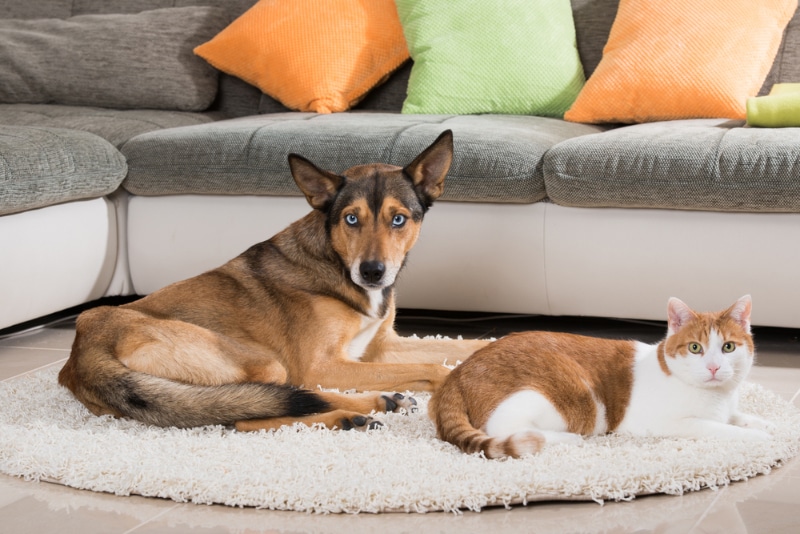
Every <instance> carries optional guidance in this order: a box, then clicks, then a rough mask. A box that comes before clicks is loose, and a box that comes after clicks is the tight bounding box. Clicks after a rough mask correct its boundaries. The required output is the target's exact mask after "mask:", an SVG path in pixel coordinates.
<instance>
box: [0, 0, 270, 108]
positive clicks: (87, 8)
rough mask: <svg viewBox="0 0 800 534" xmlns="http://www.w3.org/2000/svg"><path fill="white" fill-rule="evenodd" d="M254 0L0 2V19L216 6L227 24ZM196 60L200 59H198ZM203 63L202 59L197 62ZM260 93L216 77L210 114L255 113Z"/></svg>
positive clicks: (67, 16) (239, 81) (224, 76)
mask: <svg viewBox="0 0 800 534" xmlns="http://www.w3.org/2000/svg"><path fill="white" fill-rule="evenodd" d="M256 1H257V0H137V1H131V0H36V1H31V0H0V19H10V18H14V19H36V18H59V19H66V18H69V17H73V16H78V15H88V14H111V13H139V12H142V11H146V10H153V9H161V8H169V7H187V6H216V7H219V8H222V9H223V10H224V11H225V14H226V16H225V18H226V22H225V23H226V24H228V23H229V22H231V21H232V20H233V19H235V18H236V17H238V16H239V15H241V14H242V13H244V12H245V11H246V10H247V9H249V8H250V7H251V6H252V5H253V4H255V3H256ZM197 59H199V58H197ZM200 61H202V60H200ZM260 96H261V91H259V90H258V89H257V88H255V87H253V86H251V85H249V84H247V83H245V82H242V81H241V80H238V79H236V78H233V77H232V76H228V75H227V74H220V75H219V89H218V91H217V97H216V100H215V101H214V103H213V104H212V105H211V107H210V108H209V110H210V111H219V112H220V113H222V114H223V115H225V116H229V117H236V116H242V115H251V114H255V113H258V105H259V101H260Z"/></svg>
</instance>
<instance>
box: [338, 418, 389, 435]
mask: <svg viewBox="0 0 800 534" xmlns="http://www.w3.org/2000/svg"><path fill="white" fill-rule="evenodd" d="M339 426H340V427H341V429H342V430H358V431H361V432H363V431H364V430H374V429H376V428H381V427H382V426H383V423H381V422H380V421H376V420H375V419H373V418H372V417H370V416H368V415H355V416H353V417H345V418H343V419H342V420H341V421H339Z"/></svg>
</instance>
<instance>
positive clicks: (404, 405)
mask: <svg viewBox="0 0 800 534" xmlns="http://www.w3.org/2000/svg"><path fill="white" fill-rule="evenodd" d="M381 398H382V399H383V401H384V402H385V403H386V411H387V412H394V413H397V412H400V411H401V410H405V411H406V413H415V412H417V410H419V408H418V406H417V399H415V398H414V397H407V396H405V395H403V394H402V393H384V394H383V395H381Z"/></svg>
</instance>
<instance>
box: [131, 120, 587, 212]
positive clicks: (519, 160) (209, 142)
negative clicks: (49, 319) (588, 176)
mask: <svg viewBox="0 0 800 534" xmlns="http://www.w3.org/2000/svg"><path fill="white" fill-rule="evenodd" d="M448 128H449V129H452V130H453V133H454V137H455V160H454V162H453V165H452V166H451V168H450V174H449V177H448V179H447V181H446V183H445V191H444V195H443V197H442V198H443V199H446V200H458V201H483V202H516V203H525V202H536V201H538V200H541V199H542V198H544V196H545V191H544V181H543V176H542V168H541V160H542V156H543V155H544V153H545V152H546V151H547V150H548V149H549V148H550V147H551V146H553V145H554V144H556V143H558V142H560V141H562V140H564V139H568V138H571V137H574V136H576V135H585V134H589V133H595V132H598V131H600V128H599V127H597V126H589V125H582V124H571V123H567V122H564V121H561V120H558V119H547V118H541V117H530V116H506V115H480V116H450V115H401V114H397V113H370V112H362V113H358V112H350V113H338V114H330V115H318V114H313V113H299V112H289V113H273V114H269V115H260V116H256V117H243V118H240V119H232V120H228V121H220V122H215V123H212V124H206V125H202V126H190V127H186V128H175V129H171V130H161V131H156V132H150V133H147V134H143V135H140V136H138V137H136V138H134V139H132V140H131V141H130V142H128V143H127V144H126V145H125V146H124V147H123V148H122V152H123V153H124V154H125V157H126V158H127V161H128V169H129V170H128V177H127V178H126V180H125V182H124V183H123V186H124V187H125V188H126V189H127V190H128V191H130V192H131V193H134V194H138V195H175V194H216V195H219V194H223V195H225V194H229V195H299V194H300V191H299V190H298V189H297V187H296V186H295V183H294V180H293V179H292V177H291V175H290V173H289V166H288V163H287V155H288V154H290V153H297V154H300V155H302V156H304V157H306V158H308V159H310V160H311V161H313V162H314V163H315V164H317V165H318V166H319V167H321V168H324V169H327V170H331V171H334V172H342V171H344V170H345V169H347V168H349V167H351V166H353V165H357V164H363V163H371V162H384V163H389V164H394V165H400V166H403V165H406V164H408V163H410V162H411V161H412V160H413V158H414V157H415V156H416V155H417V154H419V153H420V152H421V151H422V150H423V149H424V148H425V147H426V146H427V145H428V144H429V143H431V142H432V141H433V140H434V139H435V138H436V136H437V135H439V134H440V133H441V132H442V131H443V130H445V129H448Z"/></svg>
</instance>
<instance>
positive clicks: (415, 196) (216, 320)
mask: <svg viewBox="0 0 800 534" xmlns="http://www.w3.org/2000/svg"><path fill="white" fill-rule="evenodd" d="M452 158H453V138H452V133H451V132H449V131H446V132H444V133H443V134H442V135H441V136H440V137H439V138H438V139H437V140H436V141H435V142H434V143H433V144H432V145H431V146H430V147H428V148H427V149H426V150H425V151H424V152H422V153H421V154H420V155H419V156H417V158H416V159H415V160H414V161H413V162H412V163H410V164H409V165H408V166H407V167H405V168H400V167H395V166H391V165H384V164H371V165H360V166H356V167H353V168H351V169H349V170H347V171H345V172H344V173H343V174H342V175H337V174H334V173H332V172H327V171H323V170H320V169H318V168H317V167H315V166H314V165H313V164H312V163H311V162H309V161H308V160H306V159H304V158H302V157H300V156H296V155H290V156H289V165H290V167H291V170H292V175H293V177H294V179H295V181H296V182H297V185H298V186H299V187H300V189H301V190H302V192H303V193H304V194H305V196H306V198H307V200H308V202H309V204H311V206H312V207H313V208H314V210H313V211H312V212H311V213H309V214H308V215H307V216H305V217H304V218H302V219H300V220H299V221H297V222H295V223H293V224H292V225H290V226H289V227H288V228H286V229H285V230H283V231H282V232H280V233H278V234H277V235H275V236H274V237H273V238H272V239H270V240H268V241H265V242H263V243H259V244H257V245H254V246H253V247H251V248H250V249H248V250H247V251H245V252H244V253H243V254H241V255H240V256H238V257H237V258H234V259H233V260H231V261H229V262H228V263H226V264H225V265H223V266H221V267H219V268H217V269H214V270H212V271H209V272H207V273H204V274H201V275H199V276H197V277H195V278H191V279H189V280H185V281H182V282H178V283H175V284H172V285H170V286H167V287H165V288H163V289H161V290H159V291H157V292H155V293H153V294H151V295H149V296H147V297H145V298H142V299H141V300H138V301H136V302H133V303H130V304H126V305H124V306H120V307H108V306H106V307H99V308H94V309H91V310H88V311H86V312H84V313H82V314H81V315H80V316H79V317H78V320H77V333H76V338H75V343H74V345H73V347H72V353H71V354H70V358H69V361H68V362H67V363H66V365H65V366H64V368H63V369H62V370H61V373H60V374H59V383H61V384H62V385H64V386H66V387H67V388H69V389H70V390H71V391H72V392H73V393H74V394H75V396H76V397H77V398H78V399H79V400H80V401H81V402H83V404H85V405H86V406H87V407H88V408H89V410H91V411H92V413H94V414H97V415H101V414H111V415H115V416H127V417H132V418H134V419H138V420H140V421H143V422H145V423H149V424H154V425H159V426H178V427H189V426H200V425H208V424H233V423H235V424H236V427H237V428H238V429H240V430H255V429H261V428H276V427H278V426H280V425H282V424H286V423H292V422H294V421H301V422H304V423H306V424H313V423H323V424H325V425H326V426H328V427H329V428H334V427H338V428H353V427H356V428H364V427H367V426H369V425H370V420H371V419H370V418H369V417H367V416H365V415H364V414H369V413H370V412H371V411H373V410H379V411H383V410H389V411H393V410H397V409H399V408H411V407H412V405H413V403H414V401H413V399H409V398H405V397H404V396H402V395H400V394H385V393H381V391H384V390H401V391H403V390H433V389H435V388H436V387H437V386H438V385H439V384H441V382H442V381H443V380H444V378H445V377H446V376H447V373H448V369H447V368H446V367H444V366H443V365H442V363H444V362H445V361H447V360H450V361H451V362H454V361H455V360H457V359H461V360H463V359H466V358H467V356H469V355H470V354H472V353H473V352H474V351H475V350H477V349H479V348H481V347H483V346H484V345H485V344H486V343H487V342H485V341H477V340H424V339H412V338H402V337H400V336H398V335H397V334H396V333H395V331H394V328H393V322H394V316H395V309H394V289H393V288H394V283H395V279H396V276H397V273H398V272H399V271H400V269H401V268H402V267H403V264H404V262H405V258H406V255H407V253H408V251H409V250H410V249H411V247H412V246H413V245H414V242H415V241H416V240H417V236H418V234H419V230H420V224H421V223H422V218H423V215H424V214H425V212H426V211H427V209H428V208H429V207H430V205H431V203H432V202H433V201H434V200H435V199H436V198H437V197H439V195H440V194H441V193H442V190H443V187H444V179H445V175H446V174H447V171H448V170H449V168H450V164H451V162H452ZM316 386H322V387H324V388H339V389H357V390H359V391H367V392H369V393H361V394H339V393H329V392H313V391H309V390H306V389H299V388H301V387H306V388H315V387H316Z"/></svg>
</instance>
